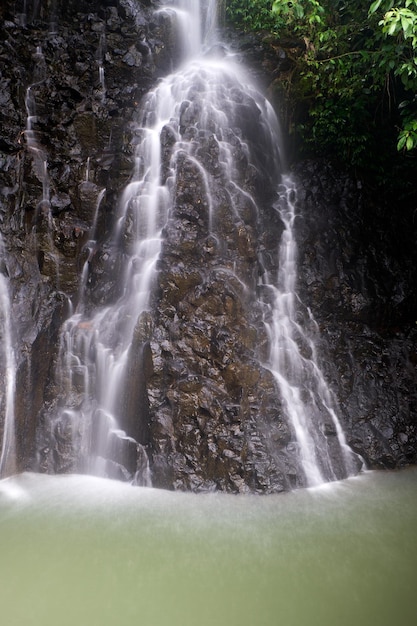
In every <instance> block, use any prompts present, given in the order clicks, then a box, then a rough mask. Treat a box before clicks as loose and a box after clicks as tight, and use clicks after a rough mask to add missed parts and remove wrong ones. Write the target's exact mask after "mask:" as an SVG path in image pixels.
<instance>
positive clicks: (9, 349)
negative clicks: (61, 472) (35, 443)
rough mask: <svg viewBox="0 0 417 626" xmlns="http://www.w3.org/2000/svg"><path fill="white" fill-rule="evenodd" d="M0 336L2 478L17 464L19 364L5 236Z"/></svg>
mask: <svg viewBox="0 0 417 626" xmlns="http://www.w3.org/2000/svg"><path fill="white" fill-rule="evenodd" d="M0 265H1V268H0V338H1V361H0V363H1V368H2V375H3V379H4V381H5V392H4V396H3V397H0V418H1V419H2V431H3V436H2V445H1V454H0V477H4V476H7V475H9V474H13V473H14V471H15V469H16V466H15V462H16V458H15V457H16V446H15V407H14V403H15V389H16V363H15V354H14V350H13V333H12V320H11V305H10V296H9V288H8V280H7V270H6V265H5V250H4V244H3V238H2V237H1V235H0Z"/></svg>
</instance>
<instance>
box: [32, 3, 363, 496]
mask: <svg viewBox="0 0 417 626" xmlns="http://www.w3.org/2000/svg"><path fill="white" fill-rule="evenodd" d="M158 12H165V13H166V14H168V15H169V16H172V20H173V23H175V25H176V28H177V32H178V39H179V41H181V42H183V45H182V48H181V58H180V65H179V68H178V69H177V70H175V71H174V72H173V73H172V74H170V75H168V76H167V77H165V78H163V79H161V80H160V82H159V83H158V85H157V86H156V87H155V88H154V89H152V90H151V91H150V92H149V93H148V94H147V95H146V97H145V98H144V99H143V101H142V103H141V106H140V109H139V110H138V114H137V124H136V129H135V143H136V148H135V166H134V171H133V173H132V177H131V181H130V182H129V184H128V185H127V186H126V188H125V190H124V192H123V194H122V196H121V198H120V202H119V205H118V207H117V215H116V216H115V219H114V226H113V230H112V232H111V235H110V237H109V240H108V242H107V244H106V245H107V250H108V251H109V252H108V253H107V255H105V256H106V259H107V260H106V263H107V267H108V273H106V272H104V275H105V276H109V275H110V274H111V273H112V272H113V274H114V276H113V279H112V280H113V281H114V285H113V288H112V289H110V290H109V291H108V293H107V295H106V296H105V297H103V298H102V301H101V302H100V303H97V302H95V301H94V298H91V294H92V289H93V287H92V286H91V267H90V265H91V263H92V260H93V257H94V254H95V252H96V249H97V247H98V245H99V244H98V241H97V238H96V233H95V230H96V223H97V219H98V214H99V211H100V205H101V202H102V199H103V197H104V194H105V190H102V192H101V193H100V194H99V196H98V199H97V207H96V213H95V216H94V220H93V225H92V228H91V231H90V235H89V239H88V242H87V243H86V245H85V248H84V252H85V258H86V261H85V263H84V266H83V269H82V275H81V281H80V289H79V292H78V296H77V300H76V301H74V302H73V303H72V305H71V312H70V316H69V318H68V320H67V321H66V322H65V323H64V324H63V326H62V329H61V335H60V345H59V354H58V359H57V365H56V388H57V389H58V395H57V399H56V405H57V407H56V411H55V413H54V414H53V415H52V416H50V419H49V429H50V437H51V439H53V440H54V444H53V445H52V446H51V449H56V450H58V452H59V453H60V454H61V453H62V457H63V459H64V460H63V464H62V466H61V467H60V468H59V471H68V470H72V471H80V472H86V473H93V474H98V475H105V476H113V477H117V478H121V479H123V480H130V481H132V482H134V483H135V484H142V485H149V484H150V481H151V478H150V473H149V462H148V455H147V451H148V444H149V436H150V435H149V424H148V413H147V411H148V398H147V392H146V383H145V380H146V376H147V375H148V374H147V364H146V363H147V355H148V354H149V350H150V347H149V342H150V337H151V333H152V323H153V321H152V316H151V311H152V305H153V302H152V298H153V295H154V294H155V291H156V287H157V277H158V262H159V259H160V257H161V251H162V250H163V246H164V241H165V231H166V228H167V225H168V224H169V222H170V220H172V219H173V211H174V208H173V207H174V204H175V196H176V194H177V193H178V185H179V182H178V171H179V169H180V168H181V167H182V168H184V164H188V166H189V167H191V168H192V169H193V171H195V172H196V173H197V176H198V181H199V183H198V184H196V189H195V192H194V193H195V198H194V200H193V202H194V203H195V205H196V206H195V207H190V215H191V214H192V213H193V212H194V213H195V212H196V211H197V212H198V219H199V220H200V222H201V223H202V224H203V223H204V225H205V226H204V228H205V229H206V232H205V234H206V236H207V237H210V238H211V241H212V244H211V245H212V246H213V250H214V249H216V248H217V249H218V250H221V251H222V256H219V261H218V263H217V265H216V263H215V262H213V272H217V273H219V274H220V273H222V274H223V275H227V276H230V277H231V279H232V280H234V281H235V283H236V284H239V285H240V287H241V288H242V290H243V291H246V292H248V291H252V292H254V291H255V290H256V288H257V280H258V278H257V276H258V273H259V271H258V267H257V265H256V263H258V261H259V260H258V261H257V262H256V263H255V262H254V263H253V267H251V268H249V270H247V268H246V269H245V271H243V270H242V268H241V267H239V263H238V262H237V261H236V259H235V252H234V250H233V249H232V247H231V246H230V242H229V241H228V240H227V237H225V236H224V234H221V232H220V229H219V228H218V223H219V220H221V217H220V211H219V207H218V204H219V194H217V197H216V194H215V193H214V192H213V189H214V184H216V185H219V184H220V185H221V187H222V190H223V194H224V195H223V198H227V207H228V210H230V213H231V216H232V218H231V219H232V220H233V222H234V227H235V226H236V225H237V228H238V229H240V230H239V232H241V236H242V238H241V245H249V243H248V242H249V239H250V236H251V235H250V232H251V231H250V228H251V227H248V226H247V223H246V222H245V220H247V217H244V215H246V216H247V214H248V212H249V213H250V214H251V215H257V214H258V206H257V202H256V200H255V196H254V195H252V193H251V192H250V191H248V188H250V185H249V187H248V186H246V187H245V185H246V182H247V181H246V182H245V181H242V180H241V178H242V177H241V174H240V164H241V163H242V162H245V163H246V164H248V171H251V175H253V177H254V178H255V177H256V176H258V177H259V178H261V175H262V174H261V173H260V170H262V173H263V174H264V175H265V176H268V185H271V184H272V183H271V181H274V186H275V197H276V198H278V199H277V201H276V206H275V208H276V210H277V211H278V212H279V215H280V218H281V220H282V222H283V224H284V231H283V236H282V242H281V245H280V259H279V275H278V277H277V276H274V275H272V274H271V273H270V272H267V271H265V272H264V275H263V278H262V282H263V287H265V289H266V290H267V291H270V292H271V293H272V294H273V297H272V299H270V300H269V304H266V303H265V302H261V301H260V306H261V307H263V308H264V309H265V310H267V314H266V315H265V319H264V325H265V327H266V329H267V334H268V337H269V343H270V353H269V357H268V359H267V362H265V363H264V364H263V367H265V368H267V369H268V370H270V371H271V372H272V374H273V376H274V379H275V381H276V387H277V395H279V396H280V398H281V400H282V406H283V411H284V412H285V413H286V414H287V418H288V420H289V422H290V425H291V428H292V431H293V440H292V441H291V442H290V443H289V444H288V450H289V451H290V449H291V447H292V452H293V454H294V456H295V458H296V459H297V462H298V463H299V464H300V466H301V471H302V472H303V473H304V474H305V484H306V485H316V484H319V483H321V482H323V481H326V480H335V479H338V478H342V477H345V476H347V475H349V473H350V472H351V471H352V467H353V465H354V464H353V462H352V457H353V455H352V453H351V451H350V450H349V448H348V446H347V444H346V441H345V439H344V436H343V432H342V428H341V426H340V423H339V421H338V418H337V416H336V410H335V403H334V401H333V398H332V393H331V391H330V389H329V387H328V386H327V384H326V382H325V379H324V376H323V374H322V372H321V370H320V368H319V366H318V364H317V363H318V361H317V358H316V354H315V353H316V348H315V345H314V341H313V338H312V335H311V334H309V333H308V332H307V331H306V330H305V329H304V322H306V323H307V325H313V326H314V320H313V318H312V316H310V317H309V318H308V319H306V320H304V322H302V321H300V312H301V311H302V307H301V305H300V306H299V302H298V297H297V293H296V279H297V259H296V243H295V235H294V221H295V217H296V214H295V200H294V194H295V187H294V183H293V182H292V181H291V180H290V179H289V178H287V177H282V176H281V158H280V137H279V125H278V123H277V120H276V117H275V114H274V113H273V111H272V107H271V105H270V104H269V103H268V102H267V100H266V99H265V98H264V97H263V96H262V95H261V94H260V93H259V92H258V90H257V88H256V87H255V86H254V85H253V84H252V83H251V81H250V80H249V79H248V77H247V76H246V74H245V73H244V72H243V71H242V69H241V67H240V66H239V65H238V64H237V63H236V62H235V61H234V58H233V55H232V54H230V53H229V52H228V51H227V50H226V49H225V48H224V47H220V46H218V45H216V46H213V49H212V50H210V45H211V44H215V43H216V42H215V40H214V34H215V24H216V19H215V15H216V2H215V1H214V0H206V1H204V0H201V2H198V1H196V0H182V1H177V2H165V3H164V4H163V6H162V8H160V9H159V10H158V11H157V13H158ZM103 81H104V75H103ZM102 87H103V93H104V82H103V83H102ZM29 113H30V106H29V105H28V120H29V119H30V115H29ZM242 120H244V121H242ZM28 124H29V122H28ZM239 125H240V126H242V127H245V131H246V132H247V135H248V136H247V138H244V137H242V136H241V132H240V130H239ZM27 135H28V142H30V141H31V140H33V141H34V139H33V135H32V134H31V128H29V127H28V132H27ZM31 138H32V139H31ZM28 145H29V148H30V149H31V150H32V152H33V154H34V157H35V158H37V159H38V160H37V163H38V164H39V165H43V172H44V174H45V171H46V160H45V159H44V158H43V157H42V155H41V154H39V152H37V149H36V146H35V144H34V143H33V144H30V143H28ZM210 151H211V152H210ZM255 152H256V156H254V153H255ZM211 154H216V159H217V161H216V163H215V164H213V163H211V164H210V163H209V162H210V155H211ZM45 176H46V174H45ZM281 179H282V181H281ZM215 180H216V181H217V182H216V183H215ZM45 181H46V178H45ZM88 183H89V164H88V163H87V173H86V182H85V184H88ZM261 184H262V183H261ZM253 186H254V187H256V184H254V185H253ZM45 187H46V183H45ZM282 190H283V191H282ZM192 219H193V218H191V221H192ZM213 242H214V243H213ZM229 248H230V249H229ZM260 256H261V255H260ZM103 258H104V257H103ZM248 272H249V278H248ZM104 300H105V301H104ZM307 317H308V316H307ZM133 372H135V376H136V377H137V378H136V379H134V377H133ZM132 384H134V385H135V389H132ZM132 397H133V398H134V401H133V400H132ZM132 405H134V406H133V409H132ZM68 441H70V446H71V448H72V451H71V452H70V453H68V449H67V448H68V445H67V444H68ZM60 447H61V451H60ZM301 482H302V481H301Z"/></svg>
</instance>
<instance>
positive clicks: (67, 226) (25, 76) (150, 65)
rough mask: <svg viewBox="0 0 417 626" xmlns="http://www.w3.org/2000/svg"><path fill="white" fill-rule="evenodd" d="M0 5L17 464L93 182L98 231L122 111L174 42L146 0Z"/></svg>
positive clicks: (1, 147) (44, 398) (124, 132)
mask: <svg viewBox="0 0 417 626" xmlns="http://www.w3.org/2000/svg"><path fill="white" fill-rule="evenodd" d="M0 11H1V14H0V17H1V26H0V30H1V33H0V35H1V39H0V59H1V73H0V98H1V107H0V127H1V137H0V169H1V179H0V189H1V203H0V216H1V223H2V233H3V236H4V240H5V247H6V249H7V273H8V276H9V278H10V289H11V296H12V303H13V304H12V306H13V314H12V317H13V319H14V327H15V329H16V334H17V336H16V338H15V341H16V352H17V360H18V382H17V389H18V390H17V407H16V419H17V433H18V457H19V467H20V468H22V469H23V468H25V467H31V466H33V463H34V462H35V456H39V450H36V449H35V439H34V436H35V431H36V429H37V427H38V426H39V420H41V419H42V417H41V414H42V410H43V407H44V406H45V405H48V404H50V403H52V402H54V397H55V392H56V389H54V386H53V385H51V381H53V380H54V358H55V356H56V352H57V349H58V331H59V327H60V324H61V322H62V321H63V319H64V318H65V316H66V315H67V314H68V298H69V297H71V298H73V300H74V301H76V297H77V291H78V287H79V282H80V272H81V269H82V266H83V263H84V261H85V258H84V257H83V254H84V253H85V250H84V248H83V246H84V244H85V242H86V240H87V238H88V233H89V230H90V228H91V224H92V220H93V216H94V213H95V210H96V205H97V200H98V196H99V193H100V191H101V190H102V189H105V197H104V200H103V202H102V204H101V207H100V216H99V223H98V233H99V236H100V237H104V236H105V233H106V232H107V231H108V229H109V228H110V225H111V223H112V219H113V214H114V210H115V207H116V206H117V202H118V198H119V195H120V192H121V190H122V189H123V187H124V185H125V184H126V182H127V180H128V179H129V177H130V175H131V171H132V155H133V147H132V131H131V128H130V125H129V121H130V120H132V119H133V116H134V114H135V112H136V109H137V103H138V101H139V100H140V99H141V97H142V95H143V94H144V93H145V92H147V91H148V89H149V88H150V86H151V85H152V84H153V83H154V81H155V80H156V79H157V77H158V76H159V75H161V74H165V73H166V72H167V71H168V68H169V66H170V64H171V62H172V58H173V56H174V55H175V51H174V50H170V49H169V41H170V25H169V24H168V23H167V22H164V21H163V20H161V21H160V22H159V23H157V22H156V21H155V20H154V18H153V15H154V11H153V8H152V2H147V1H146V2H145V1H144V2H137V3H136V2H132V1H130V0H120V2H119V1H111V0H107V1H100V2H98V1H97V2H90V1H88V2H80V1H78V0H76V1H72V0H68V1H61V0H51V1H47V0H32V1H30V0H28V1H27V2H23V1H22V2H14V1H6V2H3V3H2V6H1V9H0ZM100 72H101V73H100ZM28 95H29V96H30V99H29V97H28ZM29 116H30V120H29V119H28V118H29ZM97 264H99V263H98V262H97ZM105 295H106V293H105V290H104V293H103V292H100V293H98V294H97V299H98V300H100V298H104V297H105Z"/></svg>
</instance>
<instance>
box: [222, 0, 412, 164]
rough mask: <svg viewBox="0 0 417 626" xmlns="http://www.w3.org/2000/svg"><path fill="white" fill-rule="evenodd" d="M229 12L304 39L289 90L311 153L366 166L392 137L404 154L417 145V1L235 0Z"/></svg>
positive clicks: (253, 24)
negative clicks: (324, 153)
mask: <svg viewBox="0 0 417 626" xmlns="http://www.w3.org/2000/svg"><path fill="white" fill-rule="evenodd" d="M227 12H228V16H229V19H230V20H232V21H234V22H235V23H236V22H238V23H240V25H243V26H244V27H245V28H248V29H254V30H258V29H265V28H266V29H269V30H271V31H274V32H275V33H277V34H278V36H282V35H286V36H291V37H296V38H298V39H299V40H300V41H302V42H304V44H305V50H304V53H303V54H301V55H299V56H298V57H297V58H296V59H295V69H294V71H293V73H292V75H291V79H290V85H289V91H290V97H291V98H292V101H294V102H297V103H299V104H298V106H299V108H300V107H301V108H302V110H303V111H305V112H306V113H307V117H306V115H304V117H303V119H302V120H301V122H300V123H299V124H298V127H297V129H296V130H297V131H298V132H299V133H301V135H302V138H303V142H304V144H305V145H307V146H308V147H310V149H311V150H316V149H324V150H326V151H327V153H329V152H330V154H332V155H333V156H335V157H336V158H338V159H340V160H342V161H343V162H345V163H349V164H350V165H353V166H366V165H367V164H368V163H369V154H370V152H371V151H376V152H378V149H377V144H378V141H385V140H386V137H387V136H389V138H390V141H391V142H392V145H393V146H395V145H396V146H397V149H398V150H400V151H410V150H413V149H414V148H416V147H417V100H416V97H415V96H414V94H415V93H416V92H417V0H396V1H394V0H375V1H374V2H372V3H370V2H366V1H365V2H364V0H273V1H271V2H267V1H265V0H253V1H249V0H228V2H227ZM287 91H288V86H287ZM398 102H401V105H400V107H398V104H397V103H398ZM298 117H300V116H298ZM396 128H397V129H398V130H399V135H398V136H397V140H395V134H396V133H397V134H398V130H396Z"/></svg>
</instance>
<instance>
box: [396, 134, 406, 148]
mask: <svg viewBox="0 0 417 626" xmlns="http://www.w3.org/2000/svg"><path fill="white" fill-rule="evenodd" d="M406 141H407V135H403V134H400V138H399V140H398V143H397V150H398V151H400V150H402V149H403V148H404V146H405V142H406Z"/></svg>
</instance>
